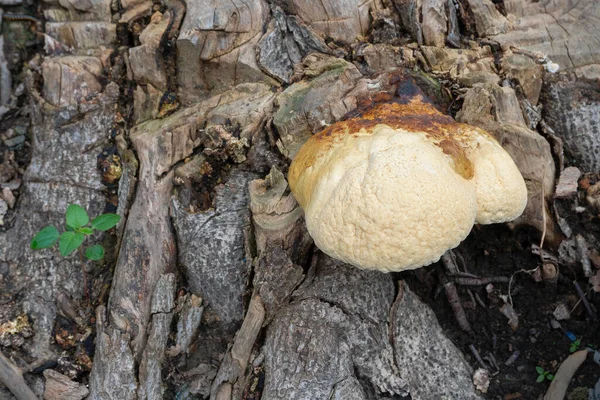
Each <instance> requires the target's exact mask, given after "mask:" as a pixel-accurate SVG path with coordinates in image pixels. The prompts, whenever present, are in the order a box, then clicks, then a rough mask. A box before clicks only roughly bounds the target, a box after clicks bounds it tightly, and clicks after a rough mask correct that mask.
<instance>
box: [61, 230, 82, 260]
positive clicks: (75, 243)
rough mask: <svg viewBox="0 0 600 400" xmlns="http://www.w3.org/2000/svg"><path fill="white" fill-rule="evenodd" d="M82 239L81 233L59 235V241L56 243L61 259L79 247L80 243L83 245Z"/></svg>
mask: <svg viewBox="0 0 600 400" xmlns="http://www.w3.org/2000/svg"><path fill="white" fill-rule="evenodd" d="M84 239H85V236H84V235H83V233H75V232H63V234H62V235H60V241H59V242H58V248H59V250H60V254H61V255H62V256H63V257H66V256H68V255H69V254H71V253H72V252H74V251H75V249H77V248H78V247H79V246H81V243H83V240H84Z"/></svg>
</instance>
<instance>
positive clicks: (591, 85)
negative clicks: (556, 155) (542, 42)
mask: <svg viewBox="0 0 600 400" xmlns="http://www.w3.org/2000/svg"><path fill="white" fill-rule="evenodd" d="M541 102H542V104H543V105H544V109H543V111H544V113H543V116H544V119H545V121H546V122H547V123H548V125H549V126H550V127H551V128H552V130H553V131H554V133H555V134H556V135H557V136H558V137H560V138H561V139H562V140H563V143H564V147H565V155H566V160H567V163H568V165H577V166H579V167H580V168H581V169H582V170H583V171H590V172H591V171H598V170H600V154H599V153H600V90H599V89H598V84H597V81H592V80H588V79H586V78H583V77H580V78H578V77H577V76H576V75H575V74H573V73H568V74H560V75H554V76H546V79H545V84H544V88H543V91H542V97H541Z"/></svg>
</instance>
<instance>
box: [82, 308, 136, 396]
mask: <svg viewBox="0 0 600 400" xmlns="http://www.w3.org/2000/svg"><path fill="white" fill-rule="evenodd" d="M130 340H131V337H130V335H129V334H128V333H125V332H123V331H121V330H119V329H117V328H113V327H111V326H109V325H108V324H107V321H106V308H105V307H104V306H99V307H98V308H97V309H96V352H95V353H94V366H93V368H92V372H91V374H90V396H89V399H90V400H135V399H137V377H136V368H135V361H134V356H133V353H132V351H131V347H130Z"/></svg>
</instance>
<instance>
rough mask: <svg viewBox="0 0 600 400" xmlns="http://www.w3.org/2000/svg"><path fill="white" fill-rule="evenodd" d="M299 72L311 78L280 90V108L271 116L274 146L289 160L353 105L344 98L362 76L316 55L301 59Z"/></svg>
mask: <svg viewBox="0 0 600 400" xmlns="http://www.w3.org/2000/svg"><path fill="white" fill-rule="evenodd" d="M302 71H303V72H302V73H305V74H307V75H308V76H311V77H314V78H313V79H311V80H302V81H301V82H298V83H294V84H293V85H291V86H290V87H289V88H287V89H286V90H285V91H283V93H281V94H280V95H279V96H278V97H277V104H278V105H279V109H278V110H277V112H276V113H275V115H274V116H273V124H274V125H275V127H276V128H277V131H278V133H279V137H280V141H279V142H278V144H277V146H278V148H279V150H280V151H281V152H282V153H283V154H284V155H285V156H287V157H289V158H290V159H291V158H293V157H294V156H295V155H296V153H297V152H298V150H299V149H300V147H301V146H302V145H303V144H304V142H305V141H306V140H307V139H308V138H309V137H310V136H311V135H312V134H313V133H316V132H318V131H320V130H321V129H323V128H324V127H325V126H326V124H329V123H332V122H334V121H336V120H338V119H340V118H341V117H342V116H343V115H345V114H346V113H347V112H349V111H351V110H353V109H354V108H355V107H356V104H348V103H346V102H344V101H343V98H344V95H345V94H346V93H347V92H349V91H350V90H351V89H352V88H353V87H354V84H355V81H356V80H357V79H358V78H360V77H361V76H362V75H361V74H360V72H359V71H358V69H357V68H356V67H355V66H354V65H352V64H350V63H348V62H346V61H344V60H341V59H338V58H334V57H331V56H325V55H318V54H311V55H309V56H307V57H306V58H305V59H304V60H303V67H302Z"/></svg>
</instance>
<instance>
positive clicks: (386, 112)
mask: <svg viewBox="0 0 600 400" xmlns="http://www.w3.org/2000/svg"><path fill="white" fill-rule="evenodd" d="M289 184H290V187H291V189H292V192H293V194H294V196H295V198H296V200H297V201H298V203H299V204H300V206H301V207H302V208H303V209H304V212H305V214H306V224H307V227H308V231H309V233H310V234H311V236H312V237H313V239H314V241H315V244H316V245H317V246H318V247H319V248H320V249H321V250H322V251H323V252H325V253H327V254H328V255H330V256H332V257H334V258H337V259H340V260H342V261H344V262H347V263H349V264H352V265H354V266H356V267H359V268H364V269H377V270H381V271H402V270H406V269H414V268H418V267H421V266H424V265H428V264H431V263H432V262H436V261H437V260H439V258H440V257H441V256H442V254H444V252H445V251H447V250H448V249H452V248H454V247H456V246H458V244H459V243H460V242H461V241H462V240H464V239H465V238H466V237H467V235H468V234H469V232H470V231H471V228H472V227H473V224H474V223H480V224H491V223H496V222H505V221H511V220H513V219H515V218H517V217H518V216H519V215H521V213H522V212H523V209H524V208H525V205H526V203H527V189H526V187H525V182H524V180H523V177H522V176H521V174H520V172H519V170H518V169H517V167H516V165H515V163H514V162H513V160H512V158H511V157H510V155H509V154H508V153H507V152H506V151H505V150H504V149H503V148H502V146H500V144H499V143H498V142H497V141H496V140H495V139H494V138H493V137H492V136H491V135H490V134H488V133H487V132H485V131H483V130H481V129H478V128H476V127H473V126H470V125H465V124H460V123H457V122H455V121H454V120H453V119H452V118H451V117H450V116H447V115H444V114H442V113H440V112H439V111H437V110H436V109H435V108H434V107H433V106H432V105H430V104H427V103H424V102H422V101H421V98H420V97H419V96H417V97H416V98H415V99H413V100H412V101H410V102H409V103H408V104H399V103H390V104H379V105H377V106H375V107H373V108H372V109H370V110H369V111H366V112H364V113H363V114H362V115H361V116H359V117H356V118H351V119H348V120H345V121H341V122H337V123H335V124H333V125H331V126H329V127H328V128H326V129H325V130H323V131H322V132H320V133H318V134H316V135H314V136H312V137H311V138H310V139H309V140H308V141H307V142H306V143H305V144H304V146H303V147H302V148H301V149H300V151H299V152H298V154H297V156H296V157H295V158H294V160H293V162H292V165H291V167H290V171H289Z"/></svg>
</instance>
